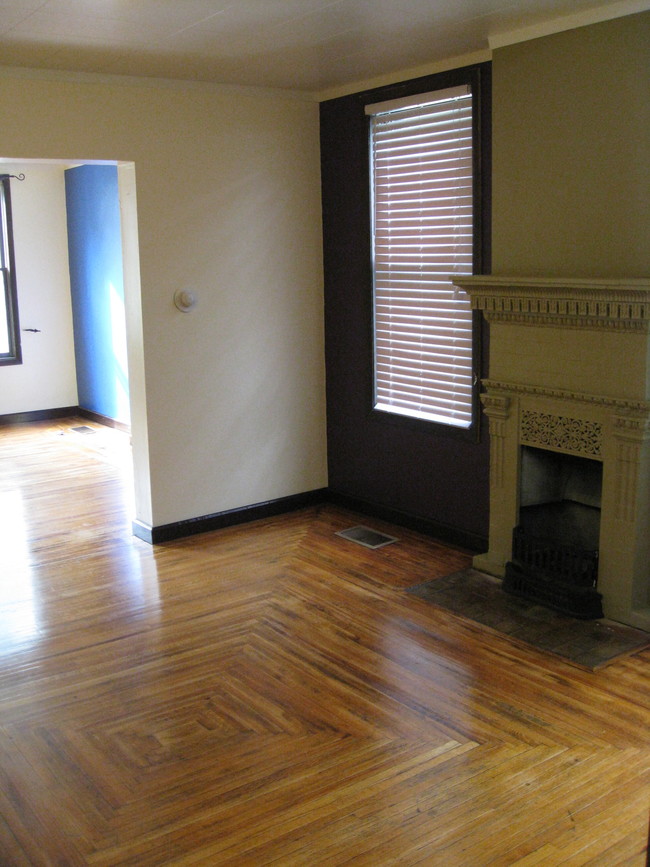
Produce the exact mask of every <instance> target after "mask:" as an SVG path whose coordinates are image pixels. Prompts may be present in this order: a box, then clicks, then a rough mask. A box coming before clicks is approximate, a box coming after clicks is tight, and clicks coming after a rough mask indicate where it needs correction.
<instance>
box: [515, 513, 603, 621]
mask: <svg viewBox="0 0 650 867" xmlns="http://www.w3.org/2000/svg"><path fill="white" fill-rule="evenodd" d="M598 521H599V510H598V509H594V508H591V507H589V506H585V505H583V504H581V503H573V502H567V501H564V502H561V503H546V504H543V505H541V506H535V507H527V508H525V509H522V510H521V516H520V523H519V524H518V526H517V527H515V529H514V531H513V534H512V561H511V562H509V563H508V564H507V565H506V574H505V577H504V581H503V589H504V591H506V592H507V593H512V594H514V595H515V596H522V597H524V598H526V599H529V600H531V601H534V602H537V603H539V604H540V605H546V606H548V607H549V608H553V609H554V610H556V611H560V612H562V613H564V614H568V615H570V616H572V617H577V618H581V619H585V620H592V619H597V618H601V617H603V606H602V596H601V594H600V593H598V591H597V590H596V582H597V578H598Z"/></svg>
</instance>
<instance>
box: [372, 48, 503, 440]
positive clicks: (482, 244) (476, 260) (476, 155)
mask: <svg viewBox="0 0 650 867" xmlns="http://www.w3.org/2000/svg"><path fill="white" fill-rule="evenodd" d="M458 85H468V86H469V87H470V89H471V93H472V103H473V105H472V108H473V113H472V139H473V152H472V171H473V178H474V185H473V219H474V225H473V250H472V258H473V265H472V273H473V274H488V273H489V272H490V228H491V227H490V213H491V207H490V205H491V172H490V162H491V141H490V133H491V64H490V63H489V61H488V62H485V63H479V64H475V65H473V66H468V67H463V68H460V69H455V70H447V71H445V72H441V73H435V74H433V75H428V76H425V77H423V78H418V79H412V80H410V81H406V82H401V83H399V84H394V85H389V86H386V87H381V88H377V89H373V90H371V91H365V92H364V93H361V94H358V99H359V102H360V104H361V107H362V110H363V111H364V114H365V113H366V106H368V105H373V104H374V103H381V102H389V101H392V100H397V99H400V98H404V97H410V96H416V95H418V94H426V93H428V92H430V91H436V90H443V89H446V88H451V87H456V86H458ZM370 124H371V118H370V116H368V115H366V118H365V125H366V140H367V142H368V147H367V152H368V166H367V177H368V193H369V195H368V217H369V220H370V227H371V228H370V237H369V249H368V265H369V269H370V283H371V291H372V292H374V269H373V262H372V248H373V243H374V239H373V237H372V214H371V209H372V198H373V190H372V171H371V165H370V160H371V145H370ZM373 308H374V303H371V305H370V314H371V320H370V322H369V323H368V328H369V333H370V336H371V341H370V352H371V359H370V364H371V370H372V374H371V388H370V393H369V394H368V404H369V414H370V416H371V418H372V419H373V420H376V421H379V422H381V423H385V424H389V425H396V426H399V427H402V428H404V427H409V428H413V429H414V430H416V431H421V432H430V433H435V434H442V435H444V436H450V437H459V438H461V439H466V440H472V441H478V440H479V439H480V431H481V414H480V386H481V376H482V370H483V369H484V366H485V365H484V361H485V345H484V344H485V341H484V339H483V338H484V328H483V324H482V321H481V316H480V313H477V312H474V314H473V316H472V380H473V388H472V420H471V423H470V425H469V427H460V426H457V425H453V424H447V423H444V422H439V421H435V420H432V419H421V418H416V417H412V416H408V415H404V414H401V413H392V412H390V411H387V410H385V409H376V408H375V325H374V312H373Z"/></svg>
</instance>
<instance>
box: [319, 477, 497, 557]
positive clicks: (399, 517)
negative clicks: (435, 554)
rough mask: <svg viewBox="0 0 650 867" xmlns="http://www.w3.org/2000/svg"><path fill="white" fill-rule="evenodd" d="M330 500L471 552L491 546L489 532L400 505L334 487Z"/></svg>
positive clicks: (330, 491) (330, 492)
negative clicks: (432, 517) (455, 524)
mask: <svg viewBox="0 0 650 867" xmlns="http://www.w3.org/2000/svg"><path fill="white" fill-rule="evenodd" d="M328 501H329V502H330V503H333V504H334V505H336V506H341V507H343V508H345V509H350V511H352V512H359V513H361V514H362V515H368V516H369V517H371V518H379V519H380V520H382V521H387V522H388V523H390V524H396V525H397V526H398V527H406V528H407V529H408V530H415V531H416V532H417V533H422V534H423V535H424V536H431V537H432V538H434V539H436V540H438V541H439V542H442V543H444V544H445V545H451V546H453V547H454V548H462V549H464V550H466V551H468V552H469V553H472V554H476V553H478V552H480V551H486V550H487V547H488V540H487V537H486V536H480V535H478V534H476V533H468V532H466V531H465V530H459V529H458V528H457V527H450V526H448V525H447V524H441V523H438V522H437V521H432V520H430V519H429V518H423V517H420V516H418V515H413V514H411V513H410V512H402V511H400V510H399V509H394V508H392V507H391V506H384V505H382V504H380V503H373V502H369V501H367V500H362V499H359V498H357V497H351V496H349V495H348V494H343V493H340V492H338V491H333V490H331V489H328Z"/></svg>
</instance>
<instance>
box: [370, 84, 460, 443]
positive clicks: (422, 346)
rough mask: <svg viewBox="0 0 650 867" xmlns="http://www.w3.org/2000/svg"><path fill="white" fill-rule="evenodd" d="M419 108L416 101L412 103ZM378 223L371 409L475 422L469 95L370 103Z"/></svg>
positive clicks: (454, 93)
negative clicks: (464, 278) (457, 281)
mask: <svg viewBox="0 0 650 867" xmlns="http://www.w3.org/2000/svg"><path fill="white" fill-rule="evenodd" d="M414 103H415V104H414ZM367 112H368V114H370V115H371V123H370V127H371V157H372V172H373V196H374V200H373V223H374V325H375V408H376V409H380V410H385V411H389V412H393V413H400V414H403V415H409V416H415V417H417V418H424V419H429V420H432V421H437V422H442V423H446V424H450V425H455V426H458V427H469V425H470V424H471V421H472V314H471V310H470V304H469V299H468V298H467V297H466V296H465V294H464V293H460V292H458V291H457V290H455V289H454V287H453V286H452V284H451V283H450V281H449V275H451V274H471V273H472V250H473V221H472V96H471V93H470V92H469V88H468V87H466V86H464V87H461V88H453V89H450V90H444V91H438V92H436V93H433V94H427V95H425V96H423V95H419V96H418V97H411V98H408V99H406V100H396V101H395V102H393V103H381V104H379V105H374V106H368V107H367Z"/></svg>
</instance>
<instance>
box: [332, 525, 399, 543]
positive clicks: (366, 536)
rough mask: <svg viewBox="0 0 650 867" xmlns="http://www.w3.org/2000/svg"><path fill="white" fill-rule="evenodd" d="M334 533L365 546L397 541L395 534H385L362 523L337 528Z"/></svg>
mask: <svg viewBox="0 0 650 867" xmlns="http://www.w3.org/2000/svg"><path fill="white" fill-rule="evenodd" d="M336 535H337V536H342V538H344V539H348V541H350V542H356V543H357V545H363V546H364V547H365V548H383V546H384V545H390V544H391V543H392V542H397V541H399V540H398V539H397V537H396V536H387V535H386V534H385V533H380V532H378V531H377V530H373V529H372V528H371V527H364V526H362V525H359V526H357V527H349V528H348V529H347V530H339V532H338V533H337V534H336Z"/></svg>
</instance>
